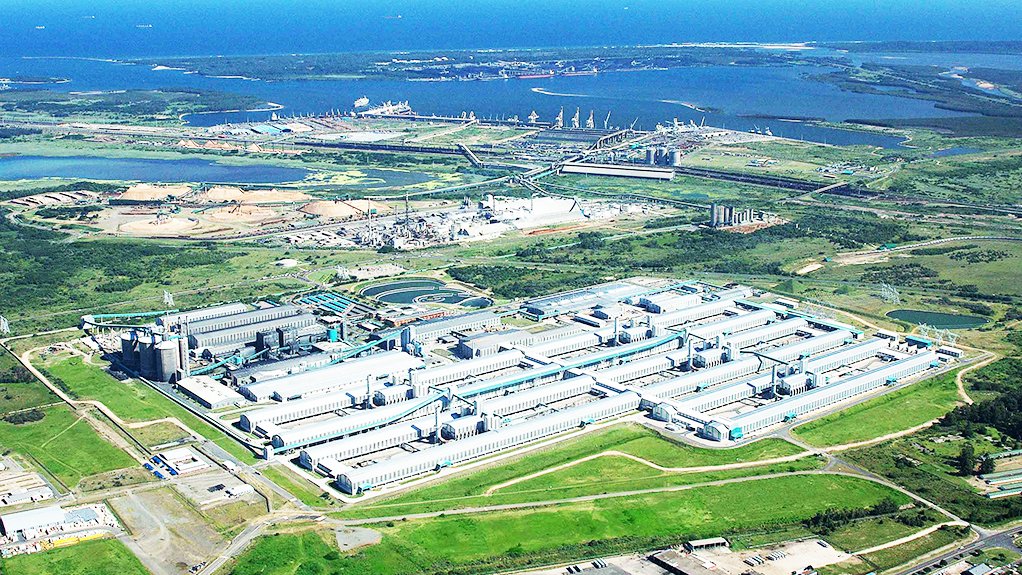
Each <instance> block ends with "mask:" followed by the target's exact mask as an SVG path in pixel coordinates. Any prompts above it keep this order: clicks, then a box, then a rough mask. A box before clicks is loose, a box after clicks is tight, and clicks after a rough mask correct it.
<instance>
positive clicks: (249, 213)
mask: <svg viewBox="0 0 1022 575" xmlns="http://www.w3.org/2000/svg"><path fill="white" fill-rule="evenodd" d="M208 214H209V219H210V220H212V221H215V222H260V221H263V220H268V219H270V218H272V217H275V216H276V215H277V212H275V211H273V210H272V209H270V208H262V207H259V206H251V205H247V204H240V205H237V206H228V207H223V208H217V209H215V210H212V211H210V212H208Z"/></svg>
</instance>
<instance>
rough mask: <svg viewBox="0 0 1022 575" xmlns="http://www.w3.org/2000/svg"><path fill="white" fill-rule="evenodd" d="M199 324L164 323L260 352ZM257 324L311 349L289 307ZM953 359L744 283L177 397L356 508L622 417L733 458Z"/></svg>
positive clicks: (570, 304) (611, 295)
mask: <svg viewBox="0 0 1022 575" xmlns="http://www.w3.org/2000/svg"><path fill="white" fill-rule="evenodd" d="M281 307H286V306H281ZM200 311H202V310H200ZM212 311H213V310H208V311H207V312H206V313H203V314H200V315H193V316H188V317H187V318H185V319H187V322H182V321H181V318H170V319H171V320H172V321H177V322H178V323H179V324H181V325H188V326H195V325H196V324H198V325H201V326H209V325H215V326H216V327H218V328H219V329H217V330H215V331H213V332H212V333H213V334H215V333H217V332H223V331H225V330H227V333H232V334H233V333H242V332H243V333H245V334H246V335H245V336H244V337H241V336H239V338H240V339H236V340H235V341H236V342H242V341H244V340H248V339H249V338H252V337H255V338H256V339H255V340H254V342H255V344H254V345H255V346H256V347H255V348H254V349H255V350H258V349H259V348H258V346H259V342H261V341H265V340H266V337H265V336H262V337H261V336H260V335H259V334H265V330H262V331H260V330H258V329H257V330H251V329H249V330H243V329H242V328H244V326H245V325H246V324H241V325H236V322H237V320H240V319H243V318H238V317H236V319H235V320H230V319H226V318H230V317H232V316H244V315H245V314H252V313H253V312H251V311H245V312H240V313H239V310H237V309H233V308H232V313H231V314H230V315H224V316H220V317H213V318H211V317H202V318H201V319H200V316H202V315H208V313H211V312H212ZM280 314H283V315H280ZM271 316H272V317H271ZM259 317H260V318H261V319H262V320H263V321H264V322H266V324H267V325H271V324H273V322H277V321H281V320H282V319H284V320H291V321H293V322H297V323H293V324H290V325H288V326H287V327H286V329H287V330H291V331H292V332H295V333H296V334H302V335H298V336H297V337H303V336H307V335H308V334H307V333H305V332H304V331H303V330H305V327H304V326H302V322H303V321H304V320H302V319H300V318H303V317H304V316H303V313H302V312H300V311H298V312H295V311H286V310H277V311H274V312H273V313H270V314H263V313H260V314H259ZM509 317H515V318H517V319H516V321H514V322H508V321H507V320H508V318H509ZM203 322H212V323H208V324H207V323H203ZM274 325H275V324H274ZM516 326H518V327H516ZM523 326H524V327H523ZM189 329H190V328H189ZM274 329H276V330H280V329H285V328H280V327H276V328H274ZM249 334H255V335H254V336H253V335H249ZM191 337H192V336H191V335H189V338H191ZM282 337H283V336H282V335H281V334H280V333H277V335H276V336H275V337H274V338H271V339H273V341H274V343H275V344H279V343H280V342H282V341H283V340H281V338H282ZM192 341H194V342H196V343H197V344H202V345H206V346H208V347H206V348H205V349H212V346H218V345H223V344H221V343H220V340H219V339H218V338H217V337H215V336H211V335H210V334H208V333H205V332H204V333H203V334H202V336H201V337H199V336H196V337H195V338H193V339H192ZM234 345H238V344H237V343H235V344H234ZM248 345H252V344H248V343H246V346H248ZM190 347H192V351H195V350H196V349H201V347H200V346H190ZM221 351H222V350H221ZM243 352H244V351H243ZM285 361H291V362H292V363H294V361H293V360H285ZM951 361H954V354H952V353H951V352H950V351H949V350H947V349H945V348H939V349H938V348H937V346H936V344H934V343H933V342H929V341H927V340H924V339H922V338H918V337H911V338H907V339H906V340H904V341H900V340H899V338H898V337H897V336H893V337H892V336H891V335H890V334H887V333H884V334H879V335H878V336H868V335H867V334H865V333H864V332H863V331H861V330H859V329H857V328H855V327H853V326H851V325H847V324H844V323H840V322H836V321H833V320H831V319H827V318H823V317H818V316H816V315H813V314H810V313H806V312H804V311H800V310H799V309H798V302H794V301H792V300H788V299H784V298H780V299H778V298H774V297H772V296H771V295H770V294H764V293H762V292H758V291H756V290H753V289H751V288H748V287H744V286H724V287H720V286H712V285H709V284H706V283H701V282H697V281H686V282H677V281H674V280H662V279H652V278H631V279H626V280H618V281H613V282H609V283H604V284H599V285H595V286H590V287H587V288H582V289H577V290H572V291H569V292H564V293H559V294H555V295H552V296H547V297H541V298H535V299H532V300H528V301H525V302H523V303H522V304H521V305H520V306H519V307H516V308H513V309H504V310H494V309H487V310H481V311H475V312H470V313H465V314H461V315H455V316H447V317H440V318H435V319H430V320H422V321H417V322H413V323H410V324H408V325H404V326H401V327H398V328H393V329H390V330H385V331H379V332H376V333H373V334H372V335H371V336H370V337H369V338H368V341H367V342H366V343H364V344H361V345H359V346H357V347H353V348H350V349H348V350H347V352H345V354H343V356H340V357H339V356H336V355H334V356H331V357H330V358H329V359H327V360H326V361H323V362H319V363H315V362H306V363H304V364H303V365H301V366H300V367H295V366H292V367H295V368H294V369H293V370H292V371H290V372H287V373H282V371H283V370H277V371H274V370H273V366H272V364H270V365H269V366H268V367H266V368H264V369H263V370H262V371H261V372H259V373H257V374H249V375H248V376H247V377H245V378H242V379H238V378H236V377H233V376H230V377H226V378H224V379H223V381H222V382H216V381H213V380H212V379H209V378H195V377H190V378H189V377H186V378H184V379H183V381H182V382H181V383H183V384H185V385H188V386H193V387H207V388H208V387H212V388H214V389H212V390H207V391H206V392H205V393H206V394H207V395H209V394H212V393H213V392H214V391H217V390H216V388H218V389H219V393H220V394H221V395H223V396H226V399H224V400H223V401H224V402H223V403H221V404H220V405H227V404H233V405H235V406H243V407H244V409H242V410H236V411H233V412H230V413H224V414H222V415H221V416H220V417H221V418H223V421H224V422H229V424H230V425H231V426H233V427H234V428H235V429H238V430H241V432H243V433H244V434H245V435H246V436H247V437H249V438H250V439H251V441H252V442H253V443H254V444H259V445H261V446H262V447H261V449H262V456H263V457H265V458H267V459H283V460H291V461H294V462H296V463H297V464H298V465H300V466H301V467H303V468H305V469H306V470H307V472H315V473H318V474H320V475H322V476H326V477H327V478H329V480H330V481H331V482H333V483H334V485H335V486H336V487H337V488H338V489H340V490H341V491H342V492H344V493H347V494H359V493H364V492H368V491H371V490H376V489H379V488H380V487H382V486H388V485H392V484H396V483H398V482H403V481H405V480H408V479H410V478H414V477H417V476H420V475H422V474H428V473H433V472H435V471H438V470H442V469H444V468H447V467H450V466H455V465H458V464H460V463H464V462H468V461H471V460H475V459H478V458H481V457H486V456H492V455H493V454H498V453H501V452H503V451H507V450H510V449H513V448H516V447H519V446H522V445H525V444H528V443H530V442H534V441H537V440H542V439H547V438H552V437H554V436H559V435H563V434H565V433H567V432H573V431H579V430H581V429H584V428H586V427H587V426H590V425H593V424H597V423H599V422H602V421H606V420H611V419H617V418H622V417H639V418H645V419H646V420H647V421H649V420H659V421H661V422H666V424H667V425H670V426H672V428H674V429H681V432H682V433H685V434H686V435H687V436H688V437H689V439H690V440H691V441H696V442H706V443H716V444H718V445H723V446H727V445H733V444H736V443H740V442H743V441H746V440H747V439H748V438H750V437H753V436H756V435H758V434H762V433H763V432H765V431H768V430H770V429H772V428H773V427H775V426H776V425H779V424H784V423H786V422H793V421H794V420H796V419H799V418H803V417H805V416H806V415H811V414H814V413H818V412H823V411H825V410H828V409H834V408H838V407H840V406H841V404H842V402H846V401H847V400H849V399H851V398H858V397H860V396H862V395H864V394H868V393H870V392H874V391H877V390H879V389H882V388H885V387H890V386H894V385H897V384H900V383H903V382H905V381H912V380H914V379H915V378H918V377H920V376H924V375H926V374H928V373H932V372H933V371H935V370H937V369H940V367H941V366H942V365H944V364H945V363H946V362H951ZM289 365H290V364H289ZM253 376H254V377H253ZM662 425H663V424H662Z"/></svg>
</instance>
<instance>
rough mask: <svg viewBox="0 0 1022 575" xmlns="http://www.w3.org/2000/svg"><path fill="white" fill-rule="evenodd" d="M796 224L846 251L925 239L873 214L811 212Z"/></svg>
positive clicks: (905, 226)
mask: <svg viewBox="0 0 1022 575" xmlns="http://www.w3.org/2000/svg"><path fill="white" fill-rule="evenodd" d="M798 225H799V227H801V228H802V229H804V230H806V232H807V233H808V234H810V235H813V236H816V237H821V238H825V239H827V240H830V241H832V242H834V243H835V244H837V245H839V246H842V247H845V248H858V247H863V246H866V245H881V244H886V243H903V242H910V241H919V240H923V239H925V237H923V236H920V235H918V234H913V233H911V232H910V231H909V227H908V226H907V225H906V224H904V223H902V222H898V221H893V220H889V219H880V218H879V217H877V216H873V215H854V216H853V215H844V214H833V213H826V212H813V213H811V214H807V215H805V216H802V217H801V218H799V220H798Z"/></svg>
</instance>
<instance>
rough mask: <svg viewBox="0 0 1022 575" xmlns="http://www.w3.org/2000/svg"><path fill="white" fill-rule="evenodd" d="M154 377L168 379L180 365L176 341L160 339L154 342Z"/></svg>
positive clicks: (162, 379) (161, 379) (172, 376)
mask: <svg viewBox="0 0 1022 575" xmlns="http://www.w3.org/2000/svg"><path fill="white" fill-rule="evenodd" d="M155 355H156V379H158V380H160V381H170V380H171V379H173V378H174V374H175V373H176V372H177V369H178V367H180V362H178V349H177V342H176V341H161V342H160V343H158V344H156V350H155Z"/></svg>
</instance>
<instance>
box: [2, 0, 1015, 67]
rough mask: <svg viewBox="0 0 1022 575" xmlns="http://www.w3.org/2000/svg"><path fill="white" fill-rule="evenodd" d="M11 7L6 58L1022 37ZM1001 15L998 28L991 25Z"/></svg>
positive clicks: (493, 12)
mask: <svg viewBox="0 0 1022 575" xmlns="http://www.w3.org/2000/svg"><path fill="white" fill-rule="evenodd" d="M4 5H5V7H4V10H5V21H4V23H3V24H0V34H2V35H3V37H4V39H5V45H6V46H5V48H6V49H5V54H4V55H6V56H79V57H143V56H170V55H218V54H223V55H227V54H275V53H295V52H303V53H314V52H347V51H356V50H416V49H459V48H511V47H545V46H593V45H605V44H607V45H610V44H647V43H649V44H652V43H671V42H739V41H743V42H799V41H856V40H861V41H877V40H1015V39H1020V40H1022V3H1019V2H1010V1H1005V0H986V1H982V2H969V3H965V2H954V1H949V0H943V1H931V2H925V1H918V0H895V1H889V2H881V1H879V0H846V1H843V2H833V1H825V2H808V1H801V0H799V1H791V0H763V1H752V0H731V1H725V0H690V1H686V2H665V1H664V0H622V1H608V2H584V1H580V0H562V1H559V2H543V1H540V0H524V1H520V2H511V1H509V0H491V1H484V2H470V1H467V0H446V1H439V2H424V1H421V0H391V1H387V2H372V1H369V0H353V1H350V2H343V3H338V2H327V1H323V0H313V1H311V2H302V3H298V2H295V1H291V0H287V1H283V2H273V1H270V0H254V1H241V0H226V1H222V2H217V3H215V4H211V3H209V2H200V1H198V0H179V1H163V2H154V3H148V4H144V5H142V4H137V3H121V2H112V1H110V0H102V1H99V2H94V3H91V4H88V5H74V6H70V7H69V6H68V5H67V3H66V2H61V1H56V0H43V1H25V0H9V1H7V2H4ZM992 13H996V14H997V15H998V17H997V18H996V19H995V18H987V17H986V15H987V14H992ZM398 16H400V18H398ZM150 26H151V27H150ZM38 27H41V28H38Z"/></svg>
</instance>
